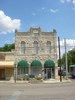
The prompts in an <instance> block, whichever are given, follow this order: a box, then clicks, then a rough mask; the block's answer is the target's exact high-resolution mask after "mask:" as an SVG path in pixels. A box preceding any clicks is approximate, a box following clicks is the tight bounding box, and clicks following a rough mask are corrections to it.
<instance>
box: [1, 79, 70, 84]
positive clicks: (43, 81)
mask: <svg viewBox="0 0 75 100" xmlns="http://www.w3.org/2000/svg"><path fill="white" fill-rule="evenodd" d="M68 82H72V81H71V80H70V79H69V78H68V79H64V78H63V79H62V82H61V83H68ZM0 83H20V84H21V83H24V84H27V83H31V84H32V83H35V84H36V83H38V84H39V83H60V79H46V80H42V81H41V82H40V81H24V80H20V81H16V82H15V80H10V81H0Z"/></svg>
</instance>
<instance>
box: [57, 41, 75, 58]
mask: <svg viewBox="0 0 75 100" xmlns="http://www.w3.org/2000/svg"><path fill="white" fill-rule="evenodd" d="M57 45H58V42H57ZM74 47H75V40H74V39H66V48H67V52H68V51H69V50H72V49H73V48H74ZM60 51H61V57H62V55H63V54H64V53H65V47H64V39H63V40H61V41H60ZM57 53H58V54H57V55H59V50H58V48H57Z"/></svg>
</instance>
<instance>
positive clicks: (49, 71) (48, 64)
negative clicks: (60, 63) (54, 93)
mask: <svg viewBox="0 0 75 100" xmlns="http://www.w3.org/2000/svg"><path fill="white" fill-rule="evenodd" d="M54 70H55V64H54V62H53V61H52V60H46V61H45V63H44V76H45V77H44V78H45V79H50V78H55V72H54Z"/></svg>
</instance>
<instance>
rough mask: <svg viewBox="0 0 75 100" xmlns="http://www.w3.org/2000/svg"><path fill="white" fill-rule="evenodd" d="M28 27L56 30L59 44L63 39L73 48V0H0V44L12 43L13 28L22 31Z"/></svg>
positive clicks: (74, 38)
mask: <svg viewBox="0 0 75 100" xmlns="http://www.w3.org/2000/svg"><path fill="white" fill-rule="evenodd" d="M30 27H41V28H42V30H43V31H48V32H49V31H50V32H51V31H53V29H56V31H57V37H58V36H59V37H60V40H61V42H60V43H61V46H63V45H64V38H66V41H67V45H68V46H70V47H71V48H72V46H73V47H74V46H75V0H0V47H2V46H3V45H4V44H6V43H8V44H11V43H14V41H15V29H18V31H23V32H24V31H29V29H30ZM57 39H58V38H57ZM71 48H70V49H71Z"/></svg>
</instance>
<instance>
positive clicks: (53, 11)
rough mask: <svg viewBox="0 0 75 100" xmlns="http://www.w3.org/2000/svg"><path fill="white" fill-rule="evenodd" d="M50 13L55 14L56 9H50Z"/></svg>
mask: <svg viewBox="0 0 75 100" xmlns="http://www.w3.org/2000/svg"><path fill="white" fill-rule="evenodd" d="M50 12H52V13H56V12H58V9H50Z"/></svg>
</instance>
